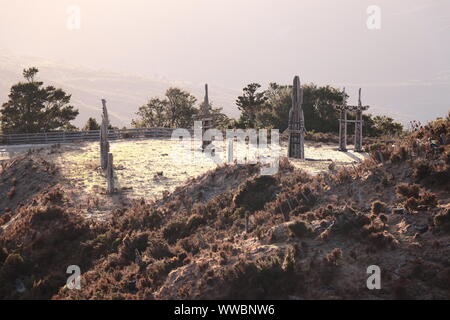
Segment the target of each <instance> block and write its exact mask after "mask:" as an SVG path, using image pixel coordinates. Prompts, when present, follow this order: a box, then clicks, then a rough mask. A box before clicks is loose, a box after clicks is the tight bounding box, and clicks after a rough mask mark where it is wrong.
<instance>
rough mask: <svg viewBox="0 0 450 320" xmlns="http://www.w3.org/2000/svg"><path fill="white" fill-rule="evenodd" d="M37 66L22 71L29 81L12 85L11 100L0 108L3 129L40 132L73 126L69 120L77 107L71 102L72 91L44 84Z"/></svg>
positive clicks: (73, 116)
mask: <svg viewBox="0 0 450 320" xmlns="http://www.w3.org/2000/svg"><path fill="white" fill-rule="evenodd" d="M38 72H39V70H38V69H37V68H34V67H33V68H29V69H25V70H24V71H23V76H24V78H25V80H26V82H19V83H17V84H15V85H13V86H12V87H11V91H10V94H9V101H8V102H6V103H4V104H3V106H2V108H1V110H0V121H1V128H2V131H3V132H4V133H37V132H47V131H51V130H57V129H67V128H71V125H70V121H71V120H73V119H75V118H76V116H77V115H78V110H76V109H74V108H73V106H70V105H68V104H69V103H70V99H71V95H67V94H66V93H65V92H64V91H63V90H62V89H56V88H55V87H53V86H48V87H43V82H40V81H36V80H35V76H36V74H37V73H38Z"/></svg>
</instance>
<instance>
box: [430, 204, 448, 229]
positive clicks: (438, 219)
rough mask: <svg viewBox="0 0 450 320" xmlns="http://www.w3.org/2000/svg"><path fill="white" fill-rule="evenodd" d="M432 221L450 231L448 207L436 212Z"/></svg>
mask: <svg viewBox="0 0 450 320" xmlns="http://www.w3.org/2000/svg"><path fill="white" fill-rule="evenodd" d="M433 221H434V224H435V225H436V226H437V227H440V228H443V229H444V230H447V231H450V209H449V208H447V209H445V210H442V211H441V212H439V213H438V214H436V215H435V216H434V218H433Z"/></svg>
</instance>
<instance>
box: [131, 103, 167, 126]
mask: <svg viewBox="0 0 450 320" xmlns="http://www.w3.org/2000/svg"><path fill="white" fill-rule="evenodd" d="M167 104H168V103H167V100H161V99H159V98H152V99H150V100H149V102H148V103H147V104H146V105H143V106H142V107H140V108H139V111H138V112H137V113H136V114H137V115H138V116H139V117H140V119H139V120H133V122H132V125H133V126H134V127H137V128H152V127H169V126H170V124H169V119H168V114H167V109H168V106H167Z"/></svg>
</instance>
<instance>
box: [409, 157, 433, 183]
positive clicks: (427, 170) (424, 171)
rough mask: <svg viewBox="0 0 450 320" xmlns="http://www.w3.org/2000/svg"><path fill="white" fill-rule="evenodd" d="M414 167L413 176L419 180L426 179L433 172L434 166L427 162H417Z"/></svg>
mask: <svg viewBox="0 0 450 320" xmlns="http://www.w3.org/2000/svg"><path fill="white" fill-rule="evenodd" d="M413 167H414V170H413V176H414V178H416V179H417V180H422V179H425V178H426V177H428V176H430V174H431V173H432V172H433V166H432V165H431V164H430V163H429V162H428V161H427V160H423V159H419V160H416V161H415V162H414V164H413Z"/></svg>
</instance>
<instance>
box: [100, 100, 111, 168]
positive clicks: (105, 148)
mask: <svg viewBox="0 0 450 320" xmlns="http://www.w3.org/2000/svg"><path fill="white" fill-rule="evenodd" d="M102 104H103V114H102V125H101V127H100V165H101V167H102V169H103V170H106V169H107V168H108V153H109V142H108V126H109V119H108V109H107V108H106V100H105V99H102Z"/></svg>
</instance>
